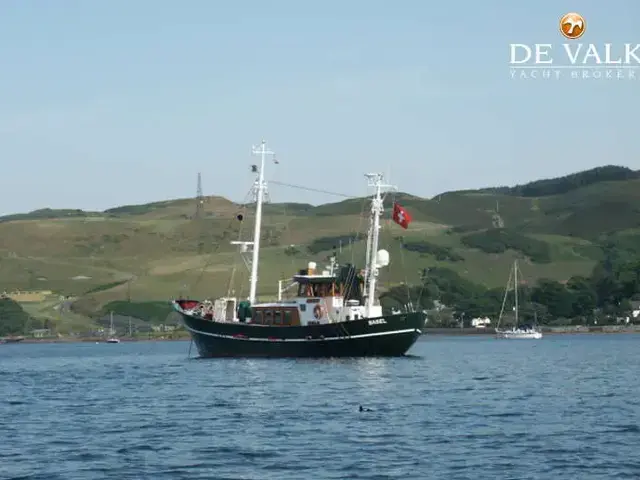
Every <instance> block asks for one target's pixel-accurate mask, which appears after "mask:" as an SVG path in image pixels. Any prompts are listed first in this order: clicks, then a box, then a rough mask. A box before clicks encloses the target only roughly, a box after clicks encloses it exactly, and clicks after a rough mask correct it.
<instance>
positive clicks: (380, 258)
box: [376, 250, 389, 268]
mask: <svg viewBox="0 0 640 480" xmlns="http://www.w3.org/2000/svg"><path fill="white" fill-rule="evenodd" d="M387 265H389V252H387V251H386V250H378V254H377V255H376V266H377V267H378V268H380V267H386V266H387Z"/></svg>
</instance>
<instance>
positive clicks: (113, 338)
mask: <svg viewBox="0 0 640 480" xmlns="http://www.w3.org/2000/svg"><path fill="white" fill-rule="evenodd" d="M110 317H111V318H110V322H109V335H111V336H110V337H109V338H107V340H106V343H120V339H119V338H118V337H116V336H115V335H114V332H115V330H114V329H113V312H111V313H110Z"/></svg>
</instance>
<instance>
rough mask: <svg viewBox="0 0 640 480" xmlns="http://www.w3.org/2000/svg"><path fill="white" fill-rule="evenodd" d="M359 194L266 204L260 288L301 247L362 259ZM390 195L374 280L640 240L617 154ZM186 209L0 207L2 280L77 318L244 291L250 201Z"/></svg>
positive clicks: (593, 255) (633, 185) (552, 259)
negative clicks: (435, 191)
mask: <svg viewBox="0 0 640 480" xmlns="http://www.w3.org/2000/svg"><path fill="white" fill-rule="evenodd" d="M366 200H367V199H366V198H354V199H348V200H344V201H341V202H336V203H330V204H325V205H319V206H313V205H309V204H300V203H286V204H268V205H266V206H265V210H264V212H265V214H264V221H263V222H264V228H263V238H262V246H263V249H262V253H261V261H262V263H261V273H260V282H261V284H260V290H261V293H262V294H263V295H265V296H267V295H273V294H275V292H276V289H277V282H278V280H279V279H281V278H286V277H289V276H290V275H291V274H292V273H294V272H295V271H296V270H298V269H299V268H303V267H304V266H305V265H306V263H307V262H308V261H316V262H319V263H320V264H322V263H323V262H324V261H325V259H326V258H327V256H328V255H329V254H330V253H331V251H332V250H333V249H334V247H335V248H336V249H337V250H338V251H339V257H340V259H341V260H342V261H351V260H352V259H353V260H355V261H356V262H357V263H359V264H361V263H362V258H363V256H364V249H365V245H364V244H365V242H363V241H362V240H363V239H364V238H365V232H366V224H367V214H368V208H369V207H368V205H367V201H366ZM394 200H395V201H398V202H400V203H401V204H402V205H403V206H405V207H406V208H407V209H408V210H409V211H410V212H411V214H412V216H413V218H414V222H413V223H412V224H411V226H410V228H409V229H408V230H403V229H401V228H399V227H398V226H396V225H395V224H393V223H392V222H390V221H389V220H385V221H384V229H383V232H382V236H381V246H384V247H386V248H387V249H388V250H389V251H390V253H391V258H392V263H391V265H390V266H389V267H388V268H387V269H386V270H385V271H384V272H383V274H382V288H390V287H392V286H393V285H397V284H398V283H405V282H406V283H409V284H417V283H420V281H421V280H420V279H421V275H422V273H423V271H424V269H448V270H450V271H452V272H455V274H457V275H458V276H459V277H460V278H462V279H464V280H465V281H470V282H473V283H474V284H479V285H484V286H486V287H489V288H492V287H503V286H504V284H505V283H506V281H507V278H508V275H509V268H510V265H511V263H512V261H513V260H514V259H515V258H522V259H523V261H522V262H521V263H522V270H523V273H524V274H525V276H526V279H527V281H528V282H535V281H536V280H537V279H540V278H549V279H553V280H557V281H560V282H563V281H567V280H568V279H569V278H571V277H572V276H576V275H585V276H587V275H590V274H591V272H592V270H593V268H594V266H595V265H596V263H597V262H598V261H600V260H602V259H603V258H604V252H605V251H610V250H611V249H612V248H613V249H616V250H617V251H618V250H619V251H623V252H631V253H635V252H636V250H638V249H640V242H638V241H637V240H640V178H639V174H638V172H635V171H633V170H630V169H628V168H625V167H615V166H606V167H600V168H597V169H592V170H588V171H585V172H579V173H576V174H573V175H569V176H566V177H561V178H557V179H547V180H538V181H534V182H531V183H529V184H526V185H519V186H515V187H497V188H495V187H492V188H485V189H480V190H472V191H470V190H468V191H457V192H446V193H443V194H441V195H437V196H435V197H433V198H431V199H427V198H421V197H418V196H414V195H410V194H407V193H398V194H396V195H395V196H389V197H388V198H387V199H386V207H387V212H388V210H389V208H388V207H390V206H391V203H392V201H394ZM194 212H195V200H193V199H178V200H167V201H160V202H154V203H149V204H145V205H128V206H122V207H116V208H111V209H109V210H106V211H104V212H85V211H82V210H71V209H69V210H52V209H42V210H37V211H34V212H31V213H26V214H16V215H9V216H5V217H0V292H1V291H7V292H11V291H15V290H51V291H53V292H55V294H56V295H65V296H72V297H73V298H74V302H73V308H72V310H73V312H75V315H76V317H74V319H73V322H72V324H73V328H74V329H77V328H78V317H77V315H80V314H82V315H85V316H97V315H100V314H104V312H105V310H104V309H105V306H106V305H109V304H111V305H121V304H122V303H123V302H129V300H131V301H132V302H140V303H141V304H144V305H151V304H153V305H157V304H158V303H157V302H164V301H166V300H168V299H169V298H171V297H174V296H176V295H191V296H195V297H214V296H217V295H221V294H224V293H226V292H227V290H228V289H229V288H231V289H233V290H234V291H235V293H236V294H238V295H246V294H247V290H248V285H247V278H248V274H247V269H246V267H245V266H244V264H243V263H242V261H241V260H240V259H239V255H238V254H237V251H236V248H235V247H233V246H232V245H230V242H231V241H233V240H238V239H239V238H244V239H248V238H249V237H250V236H251V233H252V228H253V225H252V223H253V211H252V207H251V206H242V205H238V204H235V203H233V202H231V201H229V200H226V199H224V198H221V197H208V198H206V201H205V203H204V208H203V215H202V216H201V217H200V218H197V219H195V218H193V214H194ZM387 216H388V213H387ZM239 219H241V220H239ZM607 249H608V250H607ZM234 266H235V271H234ZM232 271H233V281H232V282H231V280H230V279H231V277H232V275H231V273H232ZM48 302H49V303H47V304H46V305H43V306H41V308H40V309H38V308H34V307H33V306H27V307H29V311H30V312H38V314H39V315H40V316H46V317H47V318H51V319H53V320H56V321H58V322H62V323H61V324H60V325H58V327H60V328H63V326H62V324H63V323H64V319H63V320H60V318H59V317H60V315H58V314H54V313H55V312H57V310H55V309H56V308H57V304H56V302H53V301H51V300H48ZM112 302H115V303H112ZM149 302H151V303H149ZM118 308H120V307H118ZM145 308H146V307H145ZM145 308H141V309H138V310H139V311H144V310H145ZM153 308H154V309H156V310H153V311H154V314H153V318H154V319H157V318H159V314H158V311H159V310H157V308H156V307H155V306H154V307H153ZM158 308H159V307H158ZM138 310H136V311H138ZM63 317H64V316H63ZM53 320H52V321H53ZM68 328H69V329H71V327H70V326H68Z"/></svg>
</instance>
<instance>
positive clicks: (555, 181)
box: [447, 165, 640, 197]
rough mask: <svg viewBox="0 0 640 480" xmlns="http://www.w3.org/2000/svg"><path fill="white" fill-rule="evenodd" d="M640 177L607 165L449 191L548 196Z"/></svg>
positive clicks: (632, 171) (622, 168)
mask: <svg viewBox="0 0 640 480" xmlns="http://www.w3.org/2000/svg"><path fill="white" fill-rule="evenodd" d="M636 178H640V170H632V169H630V168H628V167H621V166H617V165H605V166H603V167H596V168H592V169H590V170H584V171H581V172H576V173H572V174H570V175H565V176H563V177H555V178H546V179H542V180H535V181H533V182H529V183H525V184H524V185H516V186H514V187H506V186H503V187H487V188H480V189H476V190H458V191H455V192H447V193H497V194H502V195H510V196H513V197H548V196H551V195H561V194H563V193H568V192H570V191H572V190H576V189H578V188H582V187H586V186H589V185H593V184H594V183H600V182H616V181H623V180H633V179H636Z"/></svg>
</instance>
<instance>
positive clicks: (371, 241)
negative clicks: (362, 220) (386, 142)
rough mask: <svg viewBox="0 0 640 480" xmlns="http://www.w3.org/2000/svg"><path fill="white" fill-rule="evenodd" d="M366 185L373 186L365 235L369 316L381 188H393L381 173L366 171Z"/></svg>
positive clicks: (380, 215) (372, 291)
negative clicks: (385, 181)
mask: <svg viewBox="0 0 640 480" xmlns="http://www.w3.org/2000/svg"><path fill="white" fill-rule="evenodd" d="M365 177H367V179H368V180H369V182H368V185H369V186H370V187H374V188H375V194H374V196H373V199H372V200H371V219H370V223H369V233H368V235H367V259H366V261H367V264H366V269H365V275H366V283H365V292H366V304H365V305H366V315H367V316H369V315H370V312H371V310H372V307H373V306H374V304H375V296H376V283H377V281H378V273H379V267H378V263H377V256H378V242H379V237H380V217H382V212H383V211H384V206H383V202H382V189H383V188H394V187H393V186H392V185H386V184H384V183H383V179H384V175H383V174H382V173H367V174H366V175H365Z"/></svg>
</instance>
